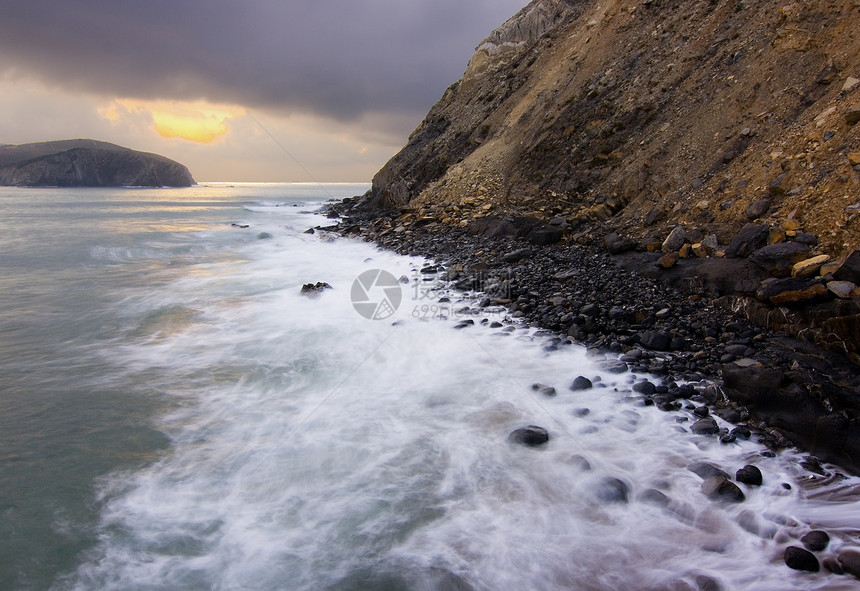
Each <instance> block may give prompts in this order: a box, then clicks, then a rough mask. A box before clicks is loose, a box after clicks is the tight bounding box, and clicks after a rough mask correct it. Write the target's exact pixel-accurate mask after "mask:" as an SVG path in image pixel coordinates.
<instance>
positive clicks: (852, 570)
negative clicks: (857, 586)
mask: <svg viewBox="0 0 860 591" xmlns="http://www.w3.org/2000/svg"><path fill="white" fill-rule="evenodd" d="M837 559H838V560H839V566H840V567H842V570H843V571H844V572H846V573H848V574H851V575H854V576H855V577H857V578H858V579H860V550H857V549H854V548H846V549H844V550H840V551H839V554H838V555H837Z"/></svg>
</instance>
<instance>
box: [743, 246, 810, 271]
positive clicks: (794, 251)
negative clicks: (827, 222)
mask: <svg viewBox="0 0 860 591" xmlns="http://www.w3.org/2000/svg"><path fill="white" fill-rule="evenodd" d="M808 253H809V246H807V245H806V244H799V243H797V242H780V243H778V244H771V245H770V246H765V247H762V248H760V249H758V250H756V251H755V252H753V253H752V254H751V255H750V257H749V258H750V260H751V261H752V262H754V263H755V264H756V265H758V266H759V267H761V268H762V269H764V270H765V271H767V272H768V273H770V274H771V275H772V276H773V277H788V276H789V275H791V268H792V267H793V266H794V265H795V264H796V263H799V262H800V261H802V260H804V259H806V256H807V254H808Z"/></svg>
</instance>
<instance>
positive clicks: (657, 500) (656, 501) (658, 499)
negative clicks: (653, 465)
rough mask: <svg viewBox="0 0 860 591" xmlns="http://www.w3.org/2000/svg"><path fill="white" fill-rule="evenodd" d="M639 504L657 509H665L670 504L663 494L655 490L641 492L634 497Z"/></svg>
mask: <svg viewBox="0 0 860 591" xmlns="http://www.w3.org/2000/svg"><path fill="white" fill-rule="evenodd" d="M636 500H638V501H639V502H641V503H648V504H649V505H655V506H657V507H663V508H666V507H668V506H669V503H670V502H671V501H670V499H669V497H667V496H666V495H665V494H664V493H662V492H660V491H659V490H657V489H656V488H649V489H646V490H643V491H642V493H641V494H640V495H639V496H638V497H636Z"/></svg>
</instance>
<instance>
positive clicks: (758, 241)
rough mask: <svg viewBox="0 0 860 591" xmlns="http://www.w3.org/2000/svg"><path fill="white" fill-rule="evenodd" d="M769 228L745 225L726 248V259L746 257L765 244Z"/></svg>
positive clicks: (760, 225) (759, 225)
mask: <svg viewBox="0 0 860 591" xmlns="http://www.w3.org/2000/svg"><path fill="white" fill-rule="evenodd" d="M769 235H770V227H769V226H766V225H763V224H754V223H749V224H746V225H745V226H744V227H743V228H741V231H740V232H738V233H737V235H736V236H735V237H734V238H733V239H732V241H731V242H730V243H729V245H728V246H727V247H726V258H729V259H733V258H736V257H748V256H749V255H751V254H752V253H753V252H755V251H756V250H758V249H759V248H761V247H762V246H764V245H765V244H767V238H768V236H769Z"/></svg>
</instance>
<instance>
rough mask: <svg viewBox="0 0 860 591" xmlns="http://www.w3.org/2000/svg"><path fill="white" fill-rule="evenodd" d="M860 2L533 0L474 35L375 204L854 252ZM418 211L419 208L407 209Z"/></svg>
mask: <svg viewBox="0 0 860 591" xmlns="http://www.w3.org/2000/svg"><path fill="white" fill-rule="evenodd" d="M858 21H860V2H857V0H832V1H824V0H817V1H808V2H792V1H787V0H780V1H773V0H683V1H681V0H644V1H642V0H604V1H602V2H598V1H595V0H535V1H534V2H532V3H531V4H529V5H528V6H527V7H526V8H525V9H523V10H522V11H521V12H520V13H519V14H517V15H516V16H514V17H513V18H512V19H510V20H509V21H508V22H506V23H505V24H504V25H503V26H502V27H500V28H499V29H498V30H496V31H494V32H493V33H492V34H491V35H490V36H489V37H488V38H487V39H486V40H485V41H483V42H482V43H481V44H480V45H479V46H478V48H477V50H476V52H475V55H474V56H473V57H472V59H471V61H470V63H469V65H468V68H467V70H466V72H465V74H464V76H463V78H462V79H461V80H460V81H458V82H457V83H456V84H454V85H452V86H451V87H450V88H448V89H447V90H446V91H445V93H444V95H443V96H442V98H441V99H440V100H439V102H438V103H437V104H436V105H435V106H434V107H433V108H432V109H431V111H430V112H429V114H428V115H427V117H426V118H425V120H424V121H423V122H422V123H421V125H420V126H419V127H418V128H417V129H416V130H415V131H414V132H413V134H412V135H411V136H410V138H409V142H408V144H407V145H406V146H405V147H404V148H403V150H402V151H401V152H400V153H399V154H397V155H396V156H395V157H394V158H392V159H391V161H390V162H389V163H388V164H387V165H386V166H385V167H384V168H383V169H382V170H381V171H380V172H379V173H378V174H377V175H376V176H375V177H374V179H373V190H372V191H373V199H372V203H373V205H375V206H377V207H381V208H386V209H391V210H405V212H406V214H407V215H411V216H413V217H414V218H415V219H420V220H422V222H423V223H427V222H428V221H432V222H435V223H438V224H440V225H442V226H464V227H465V226H468V225H469V224H471V223H473V222H474V221H475V220H476V219H479V218H481V217H487V216H491V215H502V216H506V215H507V216H511V215H530V216H534V217H538V218H543V219H544V220H546V221H551V220H552V221H554V223H556V224H558V225H560V227H562V228H564V229H565V230H566V231H567V235H568V239H572V240H580V241H591V240H595V239H600V238H601V237H603V236H604V235H605V234H607V233H609V232H616V233H618V234H620V235H621V236H622V237H629V238H630V239H632V240H633V241H635V242H636V243H637V244H640V245H645V244H648V243H654V242H662V241H663V240H664V238H665V237H666V236H667V235H668V233H669V230H670V229H671V228H672V227H673V226H675V225H682V226H683V227H684V228H685V230H686V231H687V232H688V233H691V234H694V235H695V234H700V235H701V236H709V235H715V236H716V237H717V238H718V239H719V242H720V243H721V244H727V243H728V242H729V241H730V240H731V238H732V237H733V236H734V235H736V233H737V231H738V230H739V229H740V228H741V227H742V226H743V225H744V224H745V223H747V222H751V221H755V222H757V223H760V224H767V225H769V226H771V227H773V228H789V230H788V231H789V232H802V233H806V234H812V235H816V236H818V240H819V247H820V248H821V249H822V250H824V251H826V252H828V253H829V254H830V255H832V256H834V257H838V256H844V255H845V254H847V253H848V252H850V251H852V250H854V249H857V248H860V229H858V228H860V225H858V224H860V220H857V219H856V218H857V216H858V213H860V125H857V124H856V123H857V120H858V119H860V114H858V109H860V81H858V79H860V37H858V28H857V22H858ZM405 221H406V222H408V220H405Z"/></svg>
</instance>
